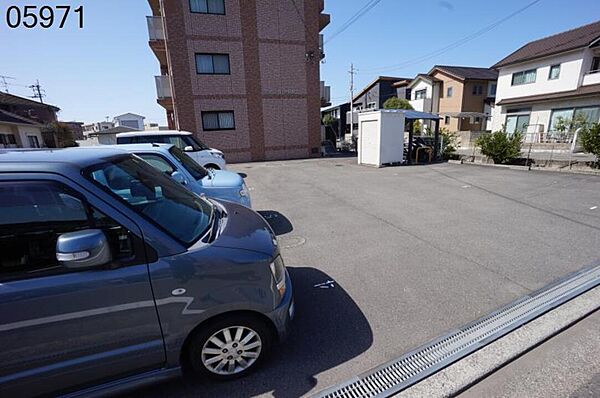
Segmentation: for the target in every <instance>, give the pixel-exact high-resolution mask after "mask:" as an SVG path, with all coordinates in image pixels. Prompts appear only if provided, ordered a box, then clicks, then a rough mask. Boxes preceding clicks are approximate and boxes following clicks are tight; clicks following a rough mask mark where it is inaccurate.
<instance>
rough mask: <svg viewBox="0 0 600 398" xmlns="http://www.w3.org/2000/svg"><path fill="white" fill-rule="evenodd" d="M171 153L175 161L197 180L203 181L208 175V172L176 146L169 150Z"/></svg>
mask: <svg viewBox="0 0 600 398" xmlns="http://www.w3.org/2000/svg"><path fill="white" fill-rule="evenodd" d="M169 152H170V153H171V155H173V156H175V159H177V160H179V162H180V163H181V164H182V165H183V167H185V169H186V170H187V171H188V172H189V173H190V174H191V175H192V177H194V178H195V179H196V180H201V179H203V178H204V177H206V176H207V175H208V170H206V169H205V168H204V167H202V166H200V165H199V164H198V163H196V162H195V161H194V159H192V158H191V157H189V156H188V155H187V154H186V153H185V152H183V151H182V150H181V149H179V148H177V147H176V146H172V147H171V148H169Z"/></svg>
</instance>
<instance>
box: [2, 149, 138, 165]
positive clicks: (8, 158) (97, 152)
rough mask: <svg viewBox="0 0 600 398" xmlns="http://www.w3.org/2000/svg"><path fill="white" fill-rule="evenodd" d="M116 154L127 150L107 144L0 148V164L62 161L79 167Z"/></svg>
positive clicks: (124, 152) (57, 162) (55, 162)
mask: <svg viewBox="0 0 600 398" xmlns="http://www.w3.org/2000/svg"><path fill="white" fill-rule="evenodd" d="M118 155H127V152H126V151H124V150H123V149H120V148H111V147H108V146H107V147H104V146H95V147H73V148H59V149H0V165H2V164H7V163H19V164H23V163H28V164H34V163H54V164H61V163H62V164H70V165H76V166H78V167H80V168H81V167H87V166H89V165H92V164H95V163H98V162H99V161H101V160H103V159H109V158H112V157H114V156H118ZM38 167H39V166H38Z"/></svg>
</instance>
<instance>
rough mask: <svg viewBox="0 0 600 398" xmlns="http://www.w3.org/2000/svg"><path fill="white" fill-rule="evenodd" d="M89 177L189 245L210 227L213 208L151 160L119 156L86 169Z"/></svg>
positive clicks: (86, 174)
mask: <svg viewBox="0 0 600 398" xmlns="http://www.w3.org/2000/svg"><path fill="white" fill-rule="evenodd" d="M84 175H85V176H86V178H88V179H89V180H91V181H92V182H93V183H95V184H96V185H98V186H100V187H101V188H102V189H104V190H106V191H108V192H109V193H111V194H112V195H114V196H116V197H117V198H118V199H119V200H121V201H122V202H125V203H126V204H127V205H128V206H129V207H130V208H132V209H133V210H134V211H136V212H137V213H138V214H140V215H141V216H143V217H144V218H146V219H147V220H149V221H150V222H152V223H154V224H155V225H157V226H158V227H159V228H161V229H162V230H164V231H165V232H167V233H168V234H169V235H171V236H172V237H174V238H175V239H177V240H178V241H180V242H181V243H183V244H185V245H186V246H189V245H191V244H193V243H194V242H195V241H197V240H198V239H200V238H201V237H202V236H203V235H204V234H205V233H206V232H207V231H208V230H209V228H210V226H211V223H212V217H213V212H214V208H213V205H212V204H211V203H210V202H208V201H207V200H205V199H202V198H201V197H199V196H197V195H195V194H193V193H191V192H190V191H188V190H187V189H185V188H184V187H182V186H181V184H178V183H176V182H174V181H173V180H172V179H171V178H169V177H168V176H166V175H164V174H163V173H161V172H160V171H158V170H156V169H155V168H154V167H152V166H150V165H149V164H148V163H146V162H144V161H143V160H142V159H139V158H137V157H134V156H124V157H117V158H114V159H112V160H110V161H107V162H103V163H100V164H97V165H94V166H91V167H88V168H86V169H85V170H84Z"/></svg>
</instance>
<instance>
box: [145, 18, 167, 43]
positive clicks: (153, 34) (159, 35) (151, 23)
mask: <svg viewBox="0 0 600 398" xmlns="http://www.w3.org/2000/svg"><path fill="white" fill-rule="evenodd" d="M146 21H147V22H148V38H149V39H150V40H151V41H154V40H164V39H165V31H164V27H163V22H162V17H146Z"/></svg>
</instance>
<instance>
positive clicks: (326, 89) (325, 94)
mask: <svg viewBox="0 0 600 398" xmlns="http://www.w3.org/2000/svg"><path fill="white" fill-rule="evenodd" d="M320 83H321V87H320V93H321V107H324V106H329V105H331V87H330V86H326V85H325V82H324V81H322V80H321V82H320Z"/></svg>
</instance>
